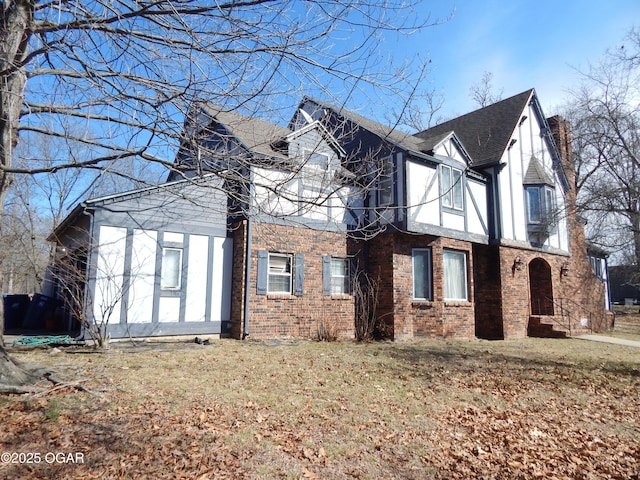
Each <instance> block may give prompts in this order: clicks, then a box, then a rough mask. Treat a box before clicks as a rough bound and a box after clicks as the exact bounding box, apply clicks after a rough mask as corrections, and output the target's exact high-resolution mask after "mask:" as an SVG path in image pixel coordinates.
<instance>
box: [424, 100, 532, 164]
mask: <svg viewBox="0 0 640 480" xmlns="http://www.w3.org/2000/svg"><path fill="white" fill-rule="evenodd" d="M534 94H535V91H534V89H529V90H527V91H525V92H522V93H519V94H517V95H514V96H513V97H510V98H507V99H505V100H502V101H500V102H497V103H494V104H493V105H489V106H487V107H484V108H480V109H478V110H475V111H473V112H470V113H467V114H466V115H462V116H460V117H457V118H454V119H452V120H449V121H447V122H443V123H441V124H439V125H436V126H434V127H432V128H429V129H427V130H424V131H422V132H420V133H417V134H416V135H415V136H416V137H417V138H420V139H423V140H425V141H426V140H429V139H430V138H433V137H438V136H440V135H443V134H446V133H447V132H450V131H451V130H453V131H454V132H455V133H456V135H457V136H458V138H459V139H460V141H461V142H462V144H463V145H464V146H465V148H466V150H467V152H468V153H469V155H471V158H472V159H473V164H474V165H475V166H480V165H486V164H488V163H493V162H496V161H498V160H499V159H500V158H501V157H502V154H503V153H504V151H505V150H506V148H507V146H508V144H509V141H510V140H511V136H512V135H513V131H514V129H515V127H516V126H517V125H518V123H519V122H520V116H521V115H522V112H523V110H524V108H525V107H526V106H527V105H528V104H529V102H531V100H532V98H533V96H534Z"/></svg>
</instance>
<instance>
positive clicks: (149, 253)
mask: <svg viewBox="0 0 640 480" xmlns="http://www.w3.org/2000/svg"><path fill="white" fill-rule="evenodd" d="M157 241H158V232H156V231H154V230H139V229H135V230H134V231H133V245H132V248H131V274H130V286H129V297H128V300H127V306H128V311H127V322H129V323H151V321H152V318H153V290H154V282H155V274H156V250H157Z"/></svg>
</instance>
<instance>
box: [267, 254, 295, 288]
mask: <svg viewBox="0 0 640 480" xmlns="http://www.w3.org/2000/svg"><path fill="white" fill-rule="evenodd" d="M291 263H292V257H291V255H285V254H280V253H269V266H268V272H269V274H268V281H267V282H268V283H267V292H268V293H289V294H290V293H291Z"/></svg>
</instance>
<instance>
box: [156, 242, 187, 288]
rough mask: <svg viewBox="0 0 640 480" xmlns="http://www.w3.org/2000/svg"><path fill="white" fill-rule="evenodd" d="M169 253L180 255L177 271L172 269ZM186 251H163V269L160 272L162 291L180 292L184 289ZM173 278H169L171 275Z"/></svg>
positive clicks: (177, 249) (165, 248) (169, 248)
mask: <svg viewBox="0 0 640 480" xmlns="http://www.w3.org/2000/svg"><path fill="white" fill-rule="evenodd" d="M169 252H177V253H178V262H177V263H178V264H177V269H176V270H175V271H173V270H172V269H170V264H169V263H168V262H169V256H168V255H167V254H168V253H169ZM183 257H184V251H183V249H182V248H175V247H164V248H163V249H162V267H161V271H160V288H161V289H162V290H180V289H181V288H182V266H183ZM170 273H171V274H172V275H171V278H169V274H170Z"/></svg>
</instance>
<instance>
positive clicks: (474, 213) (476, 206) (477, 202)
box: [466, 180, 489, 235]
mask: <svg viewBox="0 0 640 480" xmlns="http://www.w3.org/2000/svg"><path fill="white" fill-rule="evenodd" d="M466 206H467V229H468V231H469V232H470V233H477V234H480V235H488V234H489V232H488V231H487V228H488V224H489V222H488V217H487V215H488V207H487V187H486V186H485V185H484V184H481V183H478V182H474V181H470V180H469V181H467V199H466Z"/></svg>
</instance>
